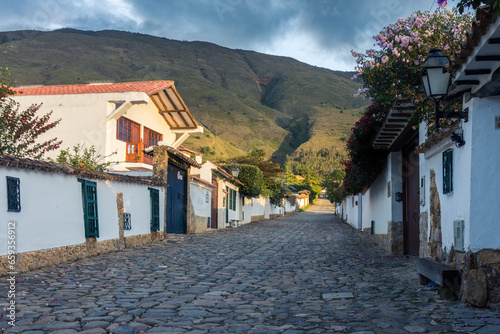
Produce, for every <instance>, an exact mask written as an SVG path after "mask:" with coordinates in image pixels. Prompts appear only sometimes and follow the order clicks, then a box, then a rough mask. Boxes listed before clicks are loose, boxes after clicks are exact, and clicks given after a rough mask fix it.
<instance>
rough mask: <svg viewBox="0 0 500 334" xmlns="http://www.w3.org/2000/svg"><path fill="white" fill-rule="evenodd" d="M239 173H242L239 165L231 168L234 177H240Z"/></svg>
mask: <svg viewBox="0 0 500 334" xmlns="http://www.w3.org/2000/svg"><path fill="white" fill-rule="evenodd" d="M239 174H240V169H239V168H238V166H236V165H234V166H233V168H231V175H232V176H233V177H238V175H239Z"/></svg>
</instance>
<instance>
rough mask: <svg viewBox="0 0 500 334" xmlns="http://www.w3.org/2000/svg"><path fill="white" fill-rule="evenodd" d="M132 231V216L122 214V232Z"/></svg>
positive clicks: (126, 213)
mask: <svg viewBox="0 0 500 334" xmlns="http://www.w3.org/2000/svg"><path fill="white" fill-rule="evenodd" d="M131 229H132V215H131V214H130V213H129V212H124V213H123V230H125V231H130V230H131Z"/></svg>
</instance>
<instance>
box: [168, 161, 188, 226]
mask: <svg viewBox="0 0 500 334" xmlns="http://www.w3.org/2000/svg"><path fill="white" fill-rule="evenodd" d="M186 175H187V173H186V171H185V170H183V169H180V168H177V167H176V166H173V165H171V164H168V174H167V183H168V187H167V233H186V232H187V194H186V190H187V177H186Z"/></svg>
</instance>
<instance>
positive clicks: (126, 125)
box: [116, 117, 132, 142]
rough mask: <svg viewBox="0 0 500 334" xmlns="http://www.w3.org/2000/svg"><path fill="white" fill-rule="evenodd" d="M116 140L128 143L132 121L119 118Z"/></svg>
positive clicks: (130, 136) (130, 137)
mask: <svg viewBox="0 0 500 334" xmlns="http://www.w3.org/2000/svg"><path fill="white" fill-rule="evenodd" d="M116 133H117V139H120V140H123V141H126V142H130V139H132V121H129V120H128V119H126V118H123V117H120V118H119V119H118V129H117V131H116Z"/></svg>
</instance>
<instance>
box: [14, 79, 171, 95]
mask: <svg viewBox="0 0 500 334" xmlns="http://www.w3.org/2000/svg"><path fill="white" fill-rule="evenodd" d="M173 84H174V82H173V81H170V80H162V81H137V82H121V83H105V84H84V85H54V86H27V87H14V88H13V90H14V91H16V92H17V94H18V95H63V94H99V93H126V92H143V93H146V94H148V95H152V94H154V93H157V92H159V91H161V90H163V89H166V88H170V87H171V86H173ZM17 94H16V95H17Z"/></svg>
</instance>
